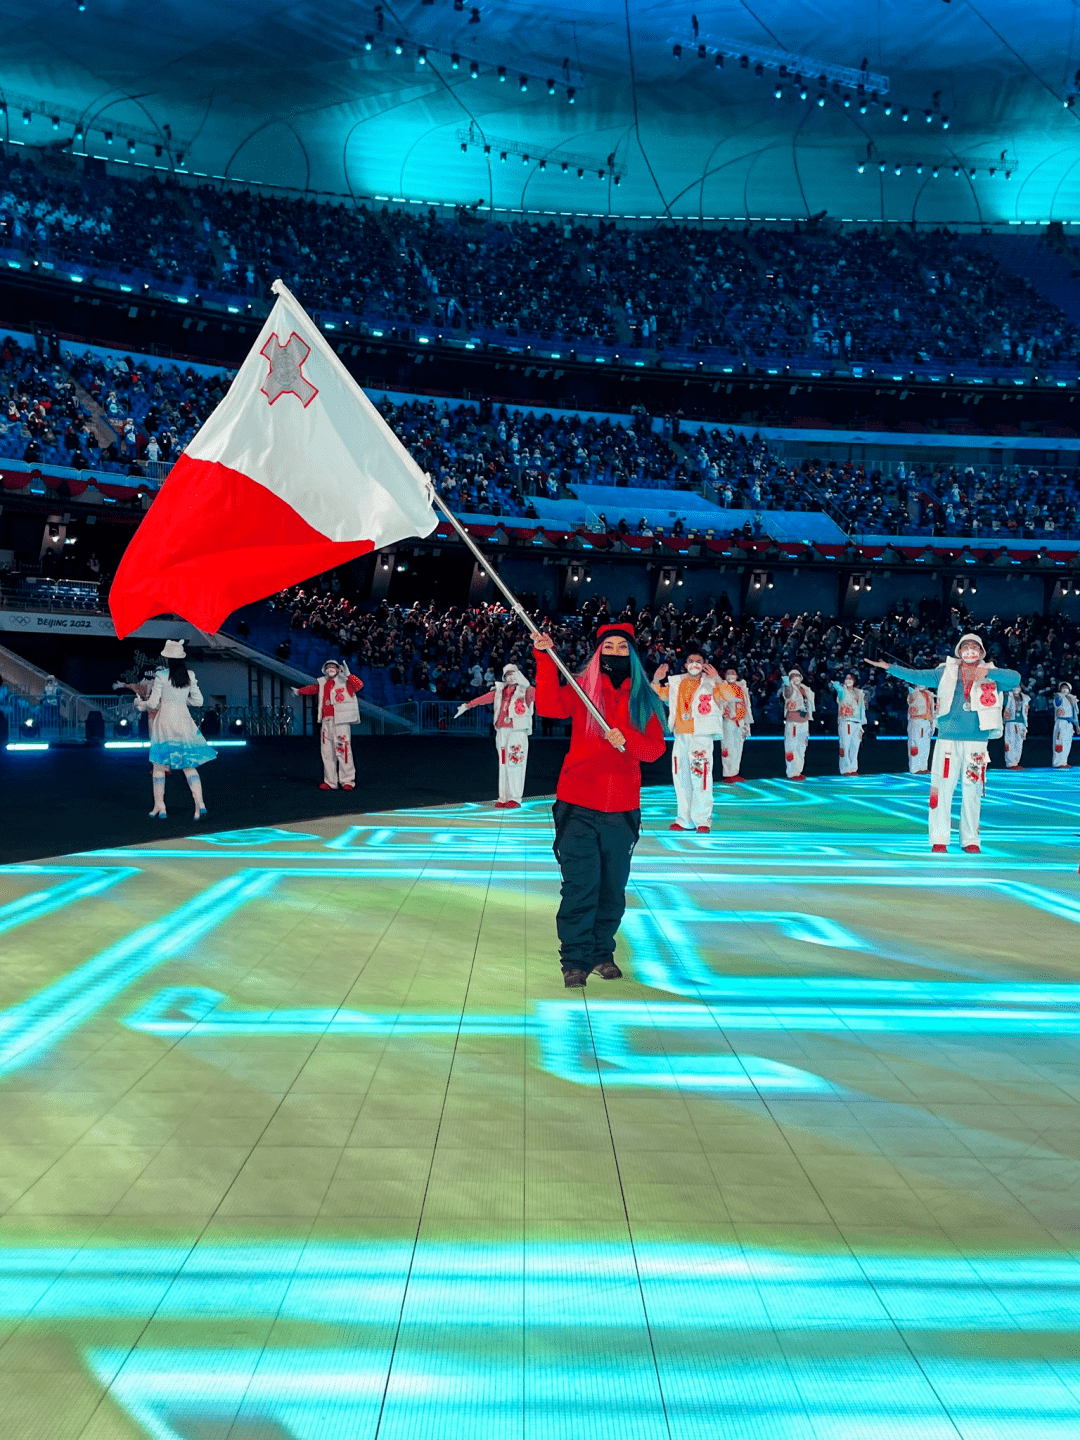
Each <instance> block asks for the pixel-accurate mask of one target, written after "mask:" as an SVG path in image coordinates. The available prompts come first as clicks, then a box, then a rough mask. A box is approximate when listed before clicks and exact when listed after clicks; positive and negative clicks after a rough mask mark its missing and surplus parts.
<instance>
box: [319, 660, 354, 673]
mask: <svg viewBox="0 0 1080 1440" xmlns="http://www.w3.org/2000/svg"><path fill="white" fill-rule="evenodd" d="M331 665H333V666H334V668H335V669H336V670H337V672H338V674H339V675H342V674H344V675H347V674H348V673H349V667H348V666H347V665H346V664H345V662H344V660H324V661H323V667H322V670H321V671H320V674H323V675H325V674H326V672H327V670H328V669H329V668H330V666H331Z"/></svg>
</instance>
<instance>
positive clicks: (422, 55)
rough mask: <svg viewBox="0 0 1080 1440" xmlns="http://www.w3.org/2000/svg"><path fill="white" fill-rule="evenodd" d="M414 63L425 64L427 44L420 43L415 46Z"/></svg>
mask: <svg viewBox="0 0 1080 1440" xmlns="http://www.w3.org/2000/svg"><path fill="white" fill-rule="evenodd" d="M416 63H417V64H418V65H426V64H427V46H426V45H420V46H418V47H417V51H416Z"/></svg>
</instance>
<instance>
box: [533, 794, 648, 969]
mask: <svg viewBox="0 0 1080 1440" xmlns="http://www.w3.org/2000/svg"><path fill="white" fill-rule="evenodd" d="M552 814H553V815H554V817H555V845H554V850H555V859H556V860H557V861H558V862H559V869H560V870H561V871H562V901H561V903H560V905H559V913H558V915H557V916H556V919H555V925H556V928H557V929H558V932H559V958H560V963H561V964H562V968H563V969H564V970H585V971H589V970H591V969H592V968H593V966H594V965H601V964H603V962H604V961H605V960H610V959H611V957H612V955H614V953H615V932H616V931H617V930H618V928H619V922H620V921H621V920H622V917H623V911H624V910H625V909H626V882H627V880H628V879H629V878H630V857H631V856H632V855H633V853H634V846H635V845H636V844H637V840H638V832H639V831H640V829H641V811H640V810H619V811H616V812H615V813H614V814H607V813H606V812H605V811H603V810H589V809H587V808H586V807H585V806H584V805H568V804H567V803H566V801H565V800H556V802H555V807H554V809H553V811H552Z"/></svg>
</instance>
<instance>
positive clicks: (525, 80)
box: [518, 75, 529, 95]
mask: <svg viewBox="0 0 1080 1440" xmlns="http://www.w3.org/2000/svg"><path fill="white" fill-rule="evenodd" d="M528 88H529V77H528V76H527V75H521V76H519V77H518V89H519V90H520V91H521V93H522V95H524V94H525V92H526V90H528Z"/></svg>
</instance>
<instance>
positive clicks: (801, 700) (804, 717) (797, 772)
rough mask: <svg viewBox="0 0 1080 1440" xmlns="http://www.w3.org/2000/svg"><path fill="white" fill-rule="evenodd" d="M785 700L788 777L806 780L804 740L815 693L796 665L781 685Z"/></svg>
mask: <svg viewBox="0 0 1080 1440" xmlns="http://www.w3.org/2000/svg"><path fill="white" fill-rule="evenodd" d="M780 698H781V699H782V700H783V702H784V763H785V765H786V766H787V778H788V779H789V780H805V779H806V776H805V775H804V774H803V766H804V765H805V764H806V742H807V741H808V740H809V738H810V721H811V720H812V719H813V718H814V692H813V690H811V689H810V686H809V685H807V684H805V682H804V681H803V673H802V671H801V670H800V669H799V667H798V666H797V665H796V666H794V667H793V668H792V669H791V670H789V671H788V673H787V676H786V677H785V680H784V683H783V685H781V687H780Z"/></svg>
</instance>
